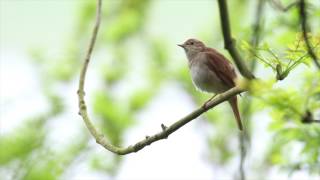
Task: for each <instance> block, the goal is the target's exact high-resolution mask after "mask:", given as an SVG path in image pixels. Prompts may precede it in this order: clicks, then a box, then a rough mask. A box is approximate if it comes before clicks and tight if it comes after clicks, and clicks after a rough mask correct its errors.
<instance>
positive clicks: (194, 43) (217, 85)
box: [178, 39, 243, 130]
mask: <svg viewBox="0 0 320 180" xmlns="http://www.w3.org/2000/svg"><path fill="white" fill-rule="evenodd" d="M178 46H180V47H182V48H183V49H184V50H185V52H186V55H187V58H188V60H189V69H190V74H191V77H192V81H193V84H194V85H195V86H196V87H197V88H198V89H199V90H201V91H205V92H209V93H215V94H218V93H222V92H225V91H227V90H229V89H231V88H233V87H235V86H236V83H235V80H236V78H237V74H236V72H235V70H234V67H233V65H232V64H231V63H230V62H229V61H228V60H227V58H225V57H224V56H223V55H222V54H220V53H219V52H217V51H216V50H215V49H212V48H209V47H206V46H205V45H204V43H203V42H201V41H199V40H196V39H188V40H187V41H186V42H185V43H183V44H179V45H178ZM214 97H215V95H214V96H213V97H212V98H211V99H213V98H214ZM211 99H210V100H211ZM210 100H209V101H210ZM209 101H207V102H209ZM229 103H230V105H231V108H232V110H233V113H234V116H235V118H236V121H237V124H238V127H239V129H240V130H242V129H243V127H242V123H241V117H240V113H239V109H238V104H237V96H234V97H232V98H230V99H229ZM206 104H207V103H205V104H204V107H205V106H206Z"/></svg>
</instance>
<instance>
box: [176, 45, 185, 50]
mask: <svg viewBox="0 0 320 180" xmlns="http://www.w3.org/2000/svg"><path fill="white" fill-rule="evenodd" d="M177 45H178V46H180V47H182V48H183V49H184V48H185V46H184V44H177Z"/></svg>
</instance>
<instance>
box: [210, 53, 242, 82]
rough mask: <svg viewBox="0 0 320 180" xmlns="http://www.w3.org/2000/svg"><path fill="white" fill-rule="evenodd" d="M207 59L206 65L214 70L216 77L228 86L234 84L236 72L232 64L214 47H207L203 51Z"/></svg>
mask: <svg viewBox="0 0 320 180" xmlns="http://www.w3.org/2000/svg"><path fill="white" fill-rule="evenodd" d="M204 53H205V55H206V56H207V58H208V59H209V61H207V65H208V67H209V68H210V69H211V70H212V71H213V72H215V74H216V75H217V77H219V79H221V81H222V82H224V83H225V84H226V85H227V86H228V87H230V88H232V87H234V86H235V82H234V79H235V78H236V76H237V74H236V72H235V70H234V68H233V67H232V64H231V63H230V62H229V61H228V60H227V58H225V57H224V56H223V55H222V54H220V53H219V52H217V51H216V50H214V49H211V48H207V49H206V51H205V52H204Z"/></svg>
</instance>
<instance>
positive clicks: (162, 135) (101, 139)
mask: <svg viewBox="0 0 320 180" xmlns="http://www.w3.org/2000/svg"><path fill="white" fill-rule="evenodd" d="M101 6H102V0H97V15H96V23H95V26H94V29H93V33H92V37H91V41H90V44H89V48H88V51H87V54H86V58H85V61H84V65H83V67H82V70H81V74H80V80H79V89H78V98H79V114H80V115H81V117H82V118H83V120H84V122H85V124H86V126H87V128H88V130H89V131H90V133H91V135H92V136H93V137H94V138H95V140H96V142H97V143H98V144H100V145H102V146H103V147H104V148H106V149H107V150H109V151H111V152H113V153H116V154H119V155H125V154H129V153H132V152H137V151H139V150H141V149H143V148H144V147H146V146H147V145H150V144H151V143H153V142H155V141H158V140H161V139H166V138H167V137H168V136H169V135H170V134H172V133H173V132H175V131H176V130H178V129H179V128H181V127H182V126H184V125H185V124H187V123H189V122H190V121H192V120H194V119H196V118H197V117H199V116H200V115H201V114H203V113H204V112H206V111H208V110H209V109H211V108H213V107H215V106H216V105H218V104H220V103H222V102H224V101H226V100H228V99H230V98H231V97H233V96H235V95H237V94H240V93H241V92H244V91H246V90H244V89H242V88H240V87H234V88H232V89H230V90H228V91H226V92H224V93H222V94H220V95H219V96H217V97H216V98H215V99H213V100H211V101H210V102H209V103H207V106H206V108H204V107H201V108H198V109H197V110H195V111H193V112H192V113H190V114H189V115H187V116H185V117H184V118H182V119H180V120H178V121H176V122H175V123H173V124H172V125H170V126H168V127H166V126H165V125H163V124H162V125H161V128H162V131H161V132H159V133H157V134H155V135H153V136H146V137H145V139H143V140H141V141H139V142H137V143H136V144H134V145H132V146H128V147H126V148H121V147H116V146H114V145H112V144H110V143H109V141H108V140H107V138H106V137H105V136H104V135H103V134H102V133H100V132H99V131H98V130H97V129H96V127H95V126H94V125H93V124H92V122H91V121H90V118H89V116H88V112H87V108H86V103H85V100H84V95H85V92H84V84H85V76H86V72H87V68H88V65H89V62H90V58H91V54H92V51H93V48H94V44H95V41H96V38H97V34H98V29H99V26H100V21H101Z"/></svg>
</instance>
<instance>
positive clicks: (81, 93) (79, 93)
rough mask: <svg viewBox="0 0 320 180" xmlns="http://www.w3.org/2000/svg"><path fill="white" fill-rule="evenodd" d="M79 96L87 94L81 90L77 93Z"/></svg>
mask: <svg viewBox="0 0 320 180" xmlns="http://www.w3.org/2000/svg"><path fill="white" fill-rule="evenodd" d="M77 94H78V95H79V96H85V95H86V93H85V92H84V91H82V90H80V89H79V90H78V91H77Z"/></svg>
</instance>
